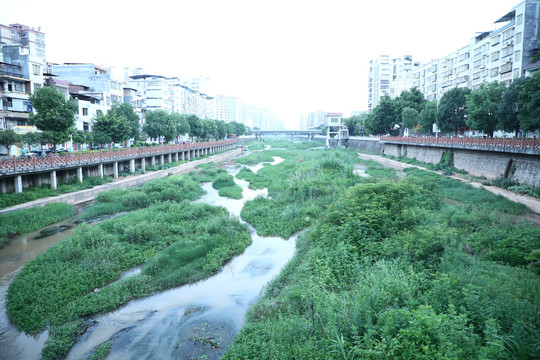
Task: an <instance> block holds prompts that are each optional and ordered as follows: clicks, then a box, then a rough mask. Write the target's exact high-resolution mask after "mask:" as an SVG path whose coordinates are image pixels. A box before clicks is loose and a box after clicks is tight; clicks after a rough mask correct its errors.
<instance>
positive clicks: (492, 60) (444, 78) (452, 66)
mask: <svg viewBox="0 0 540 360" xmlns="http://www.w3.org/2000/svg"><path fill="white" fill-rule="evenodd" d="M494 24H495V27H496V29H495V30H493V31H485V32H481V33H478V34H477V35H476V36H475V37H473V38H472V39H471V40H470V42H469V44H467V45H466V46H464V47H462V48H460V49H458V50H456V51H454V52H452V53H450V54H448V55H447V56H445V57H443V58H440V59H436V60H432V61H430V62H429V63H426V64H423V65H422V66H420V67H419V68H418V69H416V70H415V71H414V72H413V78H414V81H413V84H412V85H413V86H415V87H417V88H418V89H420V91H422V93H423V94H424V96H425V98H426V99H428V100H431V101H434V100H439V99H440V98H441V97H442V96H443V94H444V93H445V92H446V91H448V90H450V89H452V88H454V87H467V88H470V89H477V88H479V87H480V85H481V84H483V83H489V82H492V81H500V82H504V83H506V84H510V83H511V82H512V81H513V79H516V78H520V77H522V76H525V71H526V70H528V69H530V68H531V66H530V64H529V62H530V56H531V52H532V50H533V49H535V48H536V47H537V46H538V45H539V44H540V40H538V38H539V36H540V0H525V1H522V2H520V3H519V4H518V5H516V6H514V7H513V8H512V9H511V10H510V11H509V12H508V13H507V14H504V15H503V16H502V17H501V18H499V19H498V20H496V21H495V23H494Z"/></svg>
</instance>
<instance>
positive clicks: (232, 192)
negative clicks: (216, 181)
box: [218, 184, 243, 200]
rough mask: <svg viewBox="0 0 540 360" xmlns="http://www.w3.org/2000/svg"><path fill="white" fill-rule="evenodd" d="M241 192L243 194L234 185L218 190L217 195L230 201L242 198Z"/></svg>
mask: <svg viewBox="0 0 540 360" xmlns="http://www.w3.org/2000/svg"><path fill="white" fill-rule="evenodd" d="M242 192H243V189H242V188H241V187H240V185H236V184H234V185H233V186H229V187H225V188H222V189H219V192H218V193H219V196H224V197H228V198H231V199H236V200H240V199H241V198H242Z"/></svg>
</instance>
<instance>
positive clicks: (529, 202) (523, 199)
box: [358, 153, 540, 214]
mask: <svg viewBox="0 0 540 360" xmlns="http://www.w3.org/2000/svg"><path fill="white" fill-rule="evenodd" d="M358 157H359V158H360V159H362V160H373V161H376V162H378V163H379V164H381V165H383V166H386V167H392V168H394V169H397V170H402V169H405V168H408V167H416V168H418V169H422V170H426V171H431V170H428V169H426V168H424V167H421V166H417V165H411V164H406V163H402V162H400V161H396V160H391V159H388V158H385V157H382V156H378V155H367V154H362V153H358ZM435 172H437V173H439V174H441V172H438V171H435ZM450 177H451V178H454V179H457V180H459V181H463V182H467V183H469V184H471V186H473V187H476V188H480V187H483V188H484V189H486V190H487V191H489V192H492V193H493V194H496V195H501V196H504V197H505V198H507V199H508V200H511V201H514V202H517V203H520V204H523V205H525V206H527V207H528V208H529V209H531V210H532V211H534V212H535V213H537V214H540V199H536V198H534V197H532V196H527V195H522V194H516V193H514V192H512V191H508V190H505V189H502V188H499V187H495V186H484V185H483V184H481V183H479V182H474V181H470V180H467V179H463V178H460V177H458V176H450Z"/></svg>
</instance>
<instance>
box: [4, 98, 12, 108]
mask: <svg viewBox="0 0 540 360" xmlns="http://www.w3.org/2000/svg"><path fill="white" fill-rule="evenodd" d="M5 99H6V100H5V104H4V106H7V107H13V99H12V98H8V97H7V98H5Z"/></svg>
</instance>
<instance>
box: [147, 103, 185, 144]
mask: <svg viewBox="0 0 540 360" xmlns="http://www.w3.org/2000/svg"><path fill="white" fill-rule="evenodd" d="M143 130H144V132H145V133H146V134H148V136H149V137H150V138H151V139H158V140H159V142H160V143H161V138H162V137H164V138H165V141H166V142H169V141H171V140H173V139H174V138H175V137H176V136H177V135H178V133H177V131H176V124H175V123H174V121H173V119H172V118H171V116H170V115H169V114H167V112H166V111H165V110H153V111H147V112H146V123H145V124H144V125H143Z"/></svg>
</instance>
